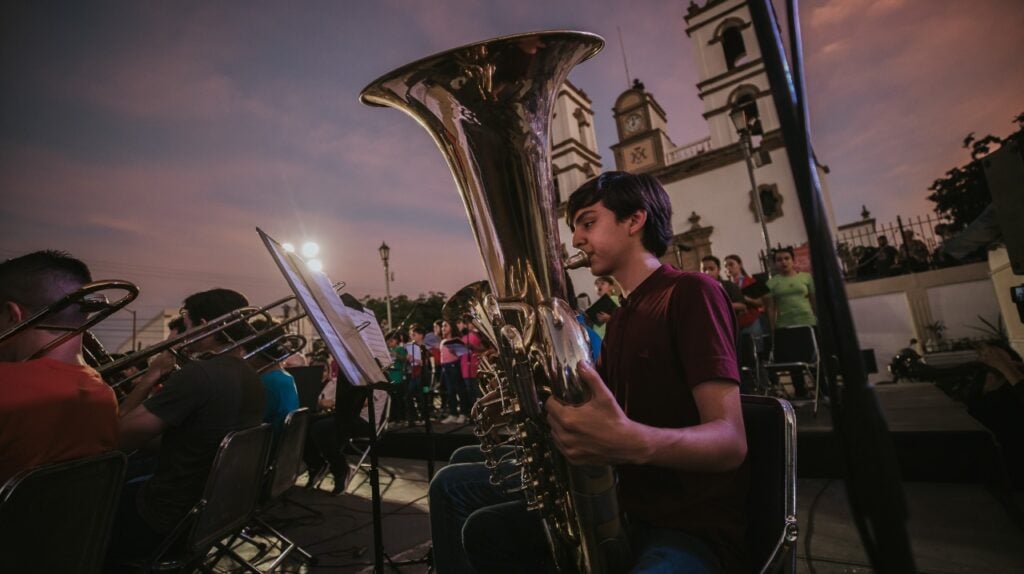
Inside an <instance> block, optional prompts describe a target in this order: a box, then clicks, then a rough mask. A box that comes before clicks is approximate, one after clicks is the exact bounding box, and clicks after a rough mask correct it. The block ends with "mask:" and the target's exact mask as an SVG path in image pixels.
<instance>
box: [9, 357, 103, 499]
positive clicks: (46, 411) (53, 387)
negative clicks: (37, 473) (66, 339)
mask: <svg viewBox="0 0 1024 574" xmlns="http://www.w3.org/2000/svg"><path fill="white" fill-rule="evenodd" d="M115 448H117V399H116V398H115V397H114V391H113V390H112V389H111V388H110V387H109V386H108V385H107V384H106V383H104V382H103V379H101V378H100V376H99V374H98V373H96V371H94V370H93V369H91V368H89V367H87V366H85V365H69V364H67V363H62V362H60V361H56V360H54V359H48V358H45V357H44V358H42V359H35V360H32V361H25V362H20V363H0V484H2V483H3V482H5V481H6V480H7V479H8V478H10V477H11V476H13V475H15V474H17V473H18V472H20V471H22V470H24V469H26V468H32V467H34V466H39V465H41V464H46V463H50V462H58V461H62V460H71V459H74V458H81V457H85V456H91V455H94V454H99V453H101V452H106V451H110V450H114V449H115Z"/></svg>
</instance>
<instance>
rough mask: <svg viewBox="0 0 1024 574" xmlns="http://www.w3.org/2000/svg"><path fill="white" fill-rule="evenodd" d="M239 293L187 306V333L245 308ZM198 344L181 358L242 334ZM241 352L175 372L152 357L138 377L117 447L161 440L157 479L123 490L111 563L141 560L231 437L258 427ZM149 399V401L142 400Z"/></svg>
mask: <svg viewBox="0 0 1024 574" xmlns="http://www.w3.org/2000/svg"><path fill="white" fill-rule="evenodd" d="M248 304H249V302H248V301H247V300H246V298H245V297H244V296H243V295H242V294H241V293H238V292H235V291H231V290H228V289H213V290H210V291H204V292H201V293H196V294H194V295H191V296H189V297H188V298H187V299H185V303H184V306H183V307H182V311H181V314H182V317H183V318H184V320H185V327H186V332H187V331H191V330H194V329H196V328H197V327H199V326H201V325H203V324H205V323H206V322H207V321H210V320H212V319H215V318H217V317H219V316H221V315H224V314H226V313H229V312H231V311H233V310H235V309H239V308H241V307H244V306H247V305H248ZM235 327H236V328H229V329H227V330H226V331H225V333H226V335H225V333H218V334H215V335H211V336H209V337H206V338H203V339H200V340H199V341H197V342H196V343H194V344H193V345H192V346H190V347H189V348H188V349H187V350H186V352H187V353H190V354H192V355H194V356H198V355H201V354H202V353H204V352H214V351H216V350H217V349H219V348H222V347H224V346H225V345H226V343H227V342H228V337H232V338H234V339H238V338H240V337H242V336H244V335H245V332H246V331H245V328H244V326H242V325H236V326H235ZM243 354H244V351H243V350H242V349H241V348H237V349H234V350H232V351H229V352H226V353H223V354H219V355H216V356H214V357H212V358H208V359H197V360H191V361H188V362H187V363H186V364H184V365H183V366H182V367H181V369H180V370H178V371H175V372H173V373H172V371H173V369H174V364H173V362H172V361H170V360H167V359H168V358H167V356H166V355H161V356H158V357H157V358H156V359H154V360H153V361H152V363H151V364H150V367H149V370H148V371H147V372H146V373H145V374H144V375H142V376H141V377H139V379H138V382H137V383H136V385H135V387H134V388H133V389H132V391H131V393H129V395H128V397H127V398H125V400H124V402H123V403H122V405H121V409H122V414H121V423H120V433H121V434H120V446H121V449H122V450H124V451H125V452H131V451H133V450H135V449H138V448H139V447H141V446H142V445H143V444H145V443H147V442H149V441H150V440H151V439H153V438H155V437H160V438H161V446H160V453H159V455H158V459H157V465H156V472H155V473H154V474H153V475H152V477H150V478H148V479H147V480H145V481H143V482H132V481H129V484H128V485H126V487H125V490H124V491H123V492H122V494H121V503H120V507H119V509H118V514H117V517H116V519H115V525H114V533H113V535H112V539H111V545H110V554H109V556H110V558H112V559H115V560H118V559H138V558H146V557H149V555H150V554H151V553H152V552H153V551H154V550H155V548H156V547H157V546H158V545H159V543H160V542H161V541H162V539H163V538H164V536H165V535H166V534H167V533H169V532H170V531H171V530H172V529H173V528H174V527H175V525H176V524H177V523H178V522H179V521H180V520H181V519H182V518H184V516H185V515H186V514H187V513H188V511H189V509H191V508H192V506H194V505H195V503H196V502H198V501H199V499H200V497H201V496H202V492H203V488H204V486H205V484H206V478H207V476H208V475H209V473H210V468H211V466H212V464H213V459H214V456H215V454H216V452H217V449H218V447H219V446H220V442H221V440H222V439H223V438H224V437H225V436H226V435H227V434H228V433H230V432H232V431H235V430H239V429H243V428H248V427H252V426H255V425H258V424H260V422H261V421H262V420H263V407H264V402H265V399H264V391H263V385H262V384H261V383H260V379H259V375H257V374H256V371H255V370H254V369H253V368H252V367H251V366H250V365H249V364H247V363H246V362H245V361H244V360H243V359H242V355H243ZM168 373H172V374H170V376H169V377H167V379H166V381H165V382H164V384H163V389H162V390H161V391H160V392H159V393H156V394H153V395H152V396H150V391H151V390H152V389H153V387H154V385H156V384H157V382H158V381H160V380H161V379H163V378H164V376H165V375H167V374H168ZM147 397H148V398H147Z"/></svg>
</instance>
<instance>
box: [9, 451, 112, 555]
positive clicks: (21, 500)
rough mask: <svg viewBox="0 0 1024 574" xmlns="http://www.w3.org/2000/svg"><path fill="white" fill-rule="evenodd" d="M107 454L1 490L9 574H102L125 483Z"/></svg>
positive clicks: (25, 474) (40, 471) (15, 480)
mask: <svg viewBox="0 0 1024 574" xmlns="http://www.w3.org/2000/svg"><path fill="white" fill-rule="evenodd" d="M124 469H125V457H124V455H123V454H121V453H120V452H108V453H104V454H100V455H97V456H92V457H88V458H82V459H76V460H71V461H66V462H59V463H55V464H48V465H44V466H38V467H35V468H32V469H28V470H25V471H22V472H20V473H18V474H17V475H15V476H13V477H12V478H11V479H10V480H8V481H7V483H6V484H4V485H3V487H2V488H0V563H2V564H3V570H4V571H6V572H77V573H82V574H90V573H94V572H100V570H101V568H102V566H103V559H104V556H105V555H106V552H107V543H108V542H109V540H110V527H111V525H112V523H113V517H114V512H115V510H116V508H117V500H118V498H119V497H120V494H121V486H122V484H123V482H124Z"/></svg>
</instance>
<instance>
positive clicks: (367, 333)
mask: <svg viewBox="0 0 1024 574" xmlns="http://www.w3.org/2000/svg"><path fill="white" fill-rule="evenodd" d="M339 301H340V299H339ZM342 305H344V303H342ZM345 312H346V313H348V316H349V317H350V318H351V319H352V322H353V323H355V324H356V326H357V328H359V327H362V328H361V329H359V334H360V335H361V336H362V337H363V341H365V342H366V346H367V347H369V348H370V351H371V352H372V353H373V356H374V357H376V358H377V360H378V361H380V364H381V365H385V366H387V365H390V364H391V362H392V358H391V352H390V351H389V350H388V342H387V341H386V340H385V339H384V332H383V331H381V330H380V323H379V322H378V321H377V315H376V313H374V312H373V309H370V308H369V307H364V308H363V310H362V311H358V310H356V309H353V308H352V307H348V306H345ZM363 325H365V327H363Z"/></svg>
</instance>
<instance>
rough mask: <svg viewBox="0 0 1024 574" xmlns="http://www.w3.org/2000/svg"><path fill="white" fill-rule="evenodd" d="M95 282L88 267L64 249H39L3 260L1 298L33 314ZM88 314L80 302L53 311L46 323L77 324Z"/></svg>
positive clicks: (71, 325)
mask: <svg viewBox="0 0 1024 574" xmlns="http://www.w3.org/2000/svg"><path fill="white" fill-rule="evenodd" d="M91 281H92V274H91V273H90V272H89V268H88V267H87V266H86V265H85V263H82V262H81V261H79V260H78V259H75V258H74V257H72V256H70V255H68V254H67V253H66V252H64V251H54V250H45V251H36V252H34V253H29V254H28V255H22V256H21V257H15V258H14V259H8V260H7V261H4V262H3V263H0V301H12V302H14V303H17V304H18V305H20V306H21V307H23V308H24V309H25V310H26V311H27V312H28V313H27V314H32V313H35V312H36V311H39V310H40V309H42V308H44V307H46V306H47V305H50V304H52V303H55V302H57V301H59V300H60V299H61V298H62V297H64V296H65V295H67V294H68V293H71V292H72V291H74V290H76V289H78V288H79V287H81V286H82V285H84V284H86V283H89V282H91ZM87 315H88V314H87V313H85V312H83V311H82V310H81V309H80V308H79V307H78V306H77V305H72V306H71V307H68V308H67V309H65V310H63V311H61V312H59V313H55V314H53V315H52V316H51V317H50V318H49V319H47V320H46V323H47V324H49V325H61V326H70V327H74V326H77V325H79V324H81V323H82V322H84V321H85V319H86V317H87Z"/></svg>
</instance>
